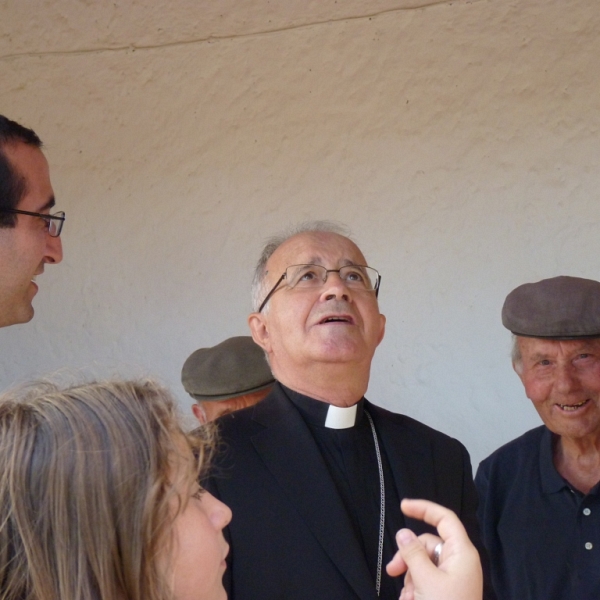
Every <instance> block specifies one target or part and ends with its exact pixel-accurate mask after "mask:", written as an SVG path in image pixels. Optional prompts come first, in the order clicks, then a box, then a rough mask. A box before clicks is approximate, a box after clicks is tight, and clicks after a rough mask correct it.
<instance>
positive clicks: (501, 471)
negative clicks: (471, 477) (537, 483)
mask: <svg viewBox="0 0 600 600" xmlns="http://www.w3.org/2000/svg"><path fill="white" fill-rule="evenodd" d="M546 432H547V429H546V427H545V426H544V425H540V426H539V427H536V428H535V429H530V430H529V431H527V432H526V433H524V434H523V435H521V436H519V437H518V438H515V439H514V440H512V441H510V442H508V443H507V444H504V445H503V446H501V447H500V448H498V449H497V450H495V451H494V452H492V454H490V455H489V456H488V457H487V458H486V459H484V460H482V461H481V463H479V468H478V469H477V475H476V477H475V483H476V484H477V487H478V488H479V490H480V492H482V491H483V490H484V488H485V487H486V486H487V485H490V484H491V482H493V481H495V482H497V483H500V482H502V481H505V480H506V481H509V480H510V481H513V480H515V479H516V478H517V477H520V476H521V475H523V474H525V473H531V470H532V469H535V470H536V471H537V470H539V463H540V446H541V441H542V438H543V436H544V435H545V434H546ZM525 476H526V477H527V478H529V476H528V475H525Z"/></svg>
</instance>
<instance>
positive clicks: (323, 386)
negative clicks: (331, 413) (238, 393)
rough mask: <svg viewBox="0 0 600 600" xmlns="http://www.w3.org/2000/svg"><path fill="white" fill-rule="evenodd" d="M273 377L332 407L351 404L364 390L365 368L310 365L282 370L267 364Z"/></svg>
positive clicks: (361, 395) (366, 382)
mask: <svg viewBox="0 0 600 600" xmlns="http://www.w3.org/2000/svg"><path fill="white" fill-rule="evenodd" d="M271 367H272V369H273V375H274V376H275V378H276V379H277V380H278V381H280V382H281V383H283V385H285V386H286V387H288V388H290V389H291V390H294V391H295V392H298V393H299V394H304V395H305V396H308V397H310V398H314V399H315V400H320V401H321V402H326V403H327V404H333V405H334V406H342V407H343V406H352V405H354V404H356V403H357V402H358V401H359V400H360V399H361V398H362V397H363V396H364V395H365V392H366V391H367V386H368V383H369V367H367V368H366V369H365V368H362V369H361V368H360V366H356V365H352V367H349V366H348V365H341V364H339V363H332V364H329V363H327V364H325V365H322V364H314V363H313V364H312V365H310V366H309V367H308V368H306V369H293V370H289V371H288V370H286V369H281V368H278V367H277V366H275V365H271Z"/></svg>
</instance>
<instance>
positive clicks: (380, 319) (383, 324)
mask: <svg viewBox="0 0 600 600" xmlns="http://www.w3.org/2000/svg"><path fill="white" fill-rule="evenodd" d="M379 322H380V328H381V331H380V332H379V337H378V338H377V345H378V346H379V344H381V340H382V339H383V336H384V335H385V322H386V318H385V315H382V314H381V313H380V314H379Z"/></svg>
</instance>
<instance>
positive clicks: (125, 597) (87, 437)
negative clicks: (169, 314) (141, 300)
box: [0, 381, 231, 600]
mask: <svg viewBox="0 0 600 600" xmlns="http://www.w3.org/2000/svg"><path fill="white" fill-rule="evenodd" d="M210 448H211V443H210V441H209V440H208V439H206V438H201V437H190V436H188V435H185V434H184V432H183V430H182V429H181V427H180V425H179V423H178V419H177V414H176V409H175V403H174V401H173V399H172V397H171V396H170V394H169V393H168V392H167V391H166V390H165V389H163V388H162V387H160V386H158V385H156V384H155V383H152V382H151V381H138V382H107V383H91V384H85V385H79V386H75V387H70V388H68V389H64V390H61V389H59V388H58V387H57V386H56V385H53V384H49V383H42V384H38V385H35V386H29V387H27V388H24V389H22V390H21V391H19V392H14V393H11V394H7V395H4V396H2V397H1V398H0V599H1V600H24V599H28V600H59V599H60V600H192V599H194V600H224V599H225V598H226V594H225V590H224V589H223V586H222V577H223V572H224V570H225V556H226V554H227V552H228V546H227V544H226V542H225V540H224V538H223V534H222V530H223V528H224V527H225V526H226V525H227V523H228V522H229V521H230V519H231V512H230V510H229V509H228V508H227V507H226V506H225V505H224V504H222V503H221V502H219V501H218V500H216V499H215V498H214V497H213V496H211V495H210V494H208V493H207V492H204V491H203V490H201V489H200V487H199V486H198V484H197V481H198V475H199V472H200V470H201V469H202V467H203V466H205V465H206V461H207V457H208V454H209V453H210Z"/></svg>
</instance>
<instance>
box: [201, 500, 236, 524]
mask: <svg viewBox="0 0 600 600" xmlns="http://www.w3.org/2000/svg"><path fill="white" fill-rule="evenodd" d="M202 501H203V502H204V503H205V504H206V508H207V512H208V514H209V515H210V520H211V523H212V524H213V525H214V526H215V529H218V530H221V529H223V528H224V527H226V526H227V525H229V523H230V521H231V516H232V513H231V509H230V508H229V506H227V504H223V502H221V501H220V500H218V499H217V498H215V497H214V496H213V495H212V494H211V493H210V492H205V493H204V497H203V498H202Z"/></svg>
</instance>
